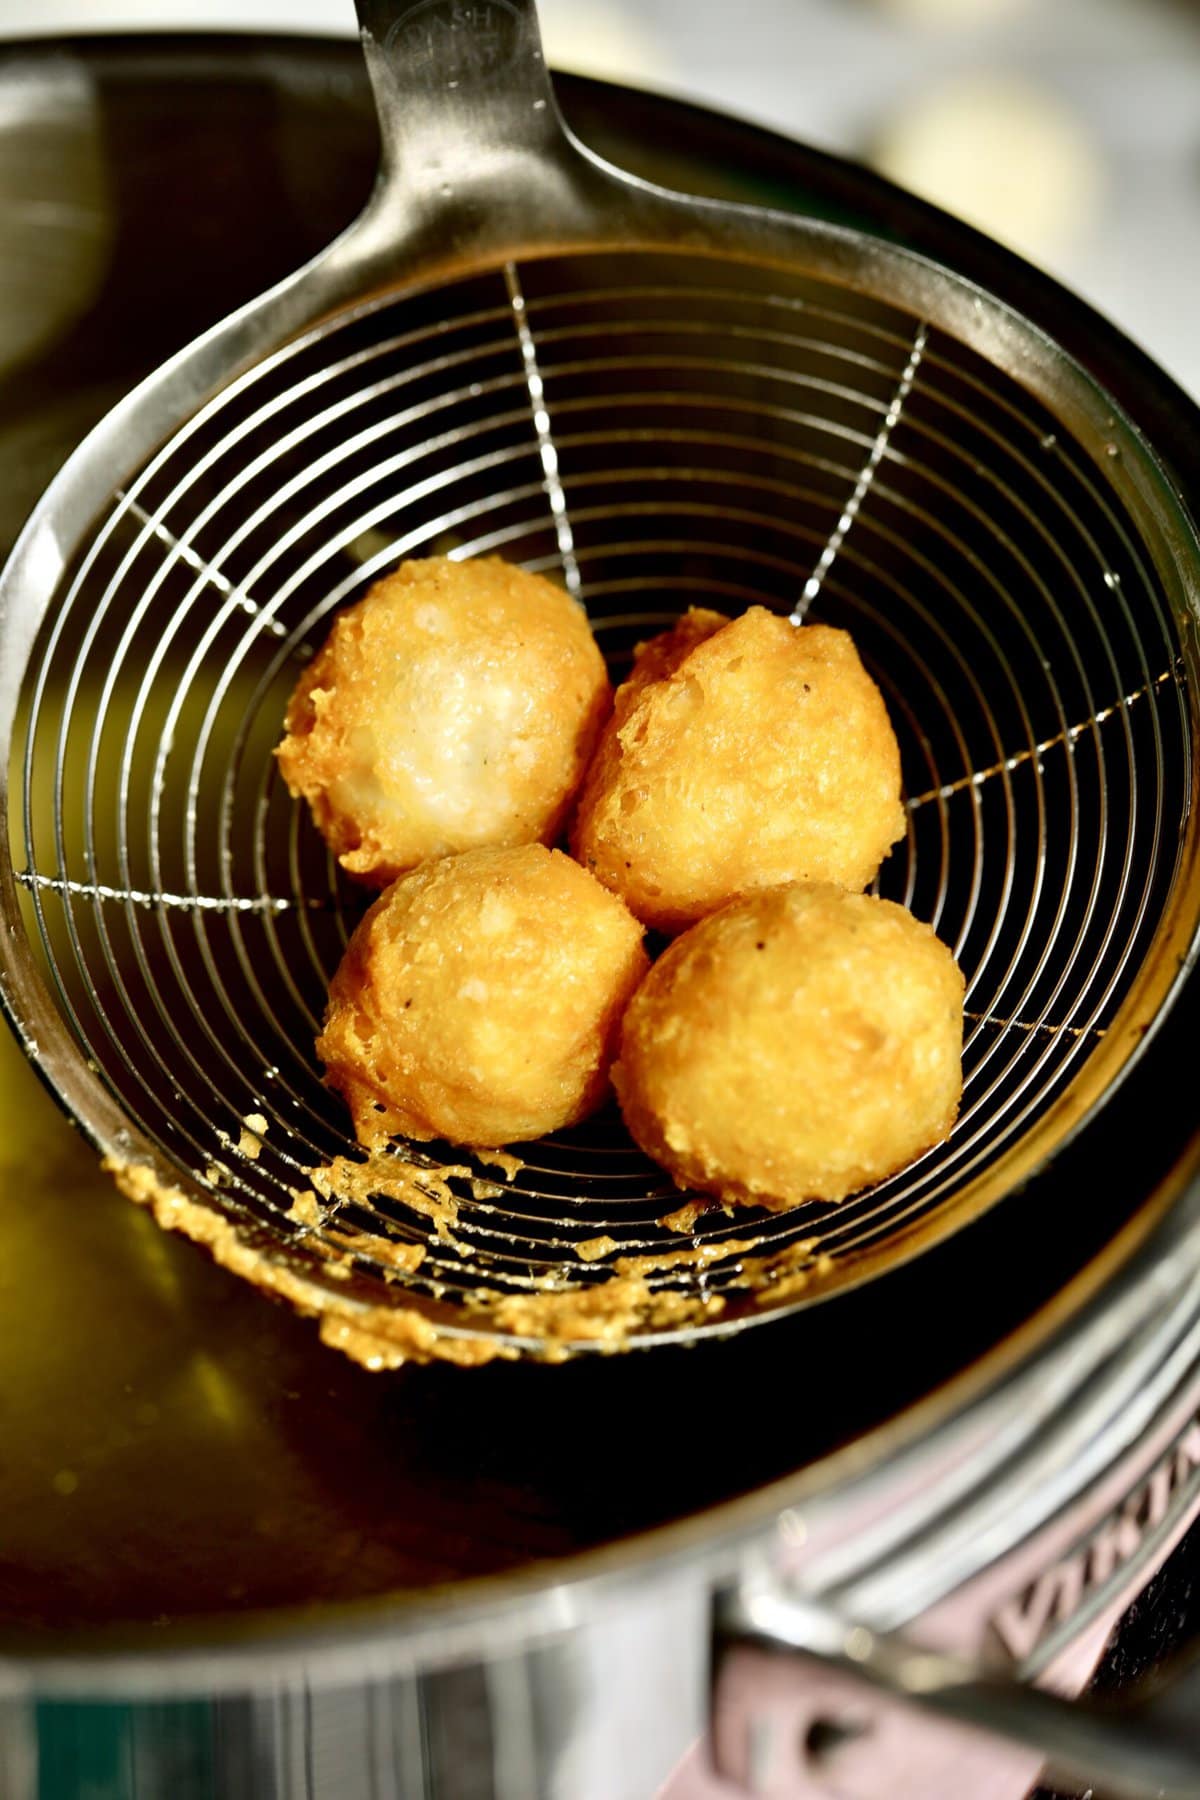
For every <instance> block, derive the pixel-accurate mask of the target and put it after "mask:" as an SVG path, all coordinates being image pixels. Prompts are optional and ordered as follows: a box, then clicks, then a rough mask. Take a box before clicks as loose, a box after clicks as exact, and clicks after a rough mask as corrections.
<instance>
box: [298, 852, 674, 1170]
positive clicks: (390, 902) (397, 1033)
mask: <svg viewBox="0 0 1200 1800" xmlns="http://www.w3.org/2000/svg"><path fill="white" fill-rule="evenodd" d="M647 967H648V962H647V957H646V954H645V951H644V950H643V949H642V928H641V926H640V925H639V924H638V922H637V920H636V919H635V918H634V917H633V915H632V914H631V913H630V912H629V910H628V909H627V908H626V907H625V905H624V904H623V903H622V901H620V900H618V899H617V898H616V897H615V896H614V895H613V894H610V893H609V892H608V891H607V889H606V888H602V887H601V886H600V883H599V882H598V881H595V880H594V879H593V878H592V876H590V875H589V874H588V873H587V871H586V870H584V869H581V868H580V867H579V865H578V863H574V862H572V861H571V859H570V857H569V856H565V855H564V854H563V852H562V851H560V850H547V849H545V848H544V847H543V846H542V845H541V844H526V845H522V846H519V847H517V848H512V849H499V850H492V849H485V850H469V851H467V852H465V853H464V854H463V855H461V856H450V857H444V858H442V859H440V860H439V861H437V862H430V863H425V864H424V865H423V866H422V867H421V868H419V869H416V870H414V871H413V873H412V874H410V875H406V876H402V877H401V878H400V880H399V881H397V882H395V883H394V884H393V886H391V887H390V888H388V890H387V892H386V893H384V894H382V895H380V897H379V899H378V900H377V901H376V902H375V904H374V905H373V906H372V907H371V909H370V911H369V912H368V913H367V914H366V916H365V918H364V919H363V920H362V922H361V924H360V925H359V926H358V928H357V930H356V931H355V932H354V935H353V936H352V938H351V939H350V942H349V944H348V945H347V946H346V951H345V955H344V956H343V958H342V961H341V963H340V965H339V967H338V970H337V973H336V974H335V976H334V978H333V981H332V983H331V985H330V989H329V1006H328V1010H327V1012H326V1015H325V1029H324V1032H323V1033H322V1035H321V1036H320V1037H319V1038H318V1039H317V1054H318V1056H320V1058H321V1060H322V1061H323V1062H324V1064H325V1068H326V1074H325V1079H326V1081H327V1082H328V1083H329V1085H330V1087H333V1088H336V1089H337V1090H338V1092H339V1093H341V1094H342V1095H343V1097H344V1098H345V1100H346V1102H347V1104H348V1105H349V1107H350V1111H351V1113H352V1114H353V1117H354V1129H355V1133H356V1135H357V1137H358V1139H359V1141H360V1142H361V1143H363V1144H368V1145H370V1144H375V1143H379V1142H380V1141H381V1140H382V1139H383V1138H385V1137H388V1136H390V1135H392V1134H393V1133H400V1134H402V1135H404V1136H405V1137H410V1138H447V1139H449V1140H450V1141H451V1142H452V1143H458V1144H502V1143H511V1142H514V1141H516V1140H519V1139H523V1138H535V1137H541V1136H542V1134H543V1133H544V1132H547V1131H555V1130H557V1129H558V1127H559V1126H562V1125H571V1124H574V1122H575V1121H576V1120H578V1119H582V1118H584V1117H586V1115H587V1114H588V1113H590V1112H592V1111H594V1110H595V1108H596V1107H597V1106H598V1105H599V1104H600V1102H601V1101H602V1100H603V1098H604V1096H605V1094H606V1092H607V1090H608V1070H609V1064H610V1063H611V1060H612V1055H613V1051H614V1049H615V1044H616V1033H617V1028H618V1025H619V1023H620V1018H621V1014H622V1012H623V1010H624V1007H625V1004H626V1002H627V1001H628V999H629V996H630V994H631V993H632V992H633V990H634V988H635V987H636V986H637V984H638V982H639V981H640V980H641V979H642V977H643V975H644V974H645V972H646V969H647Z"/></svg>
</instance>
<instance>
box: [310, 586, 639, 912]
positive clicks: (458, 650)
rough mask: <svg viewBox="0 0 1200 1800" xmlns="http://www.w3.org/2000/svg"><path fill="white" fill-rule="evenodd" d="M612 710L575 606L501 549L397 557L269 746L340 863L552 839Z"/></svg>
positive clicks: (363, 871) (363, 869) (391, 868)
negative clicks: (472, 555) (474, 555)
mask: <svg viewBox="0 0 1200 1800" xmlns="http://www.w3.org/2000/svg"><path fill="white" fill-rule="evenodd" d="M610 704H611V690H610V687H609V682H608V676H607V673H606V671H605V667H604V660H603V658H602V656H601V655H600V651H599V649H598V648H597V646H596V642H595V639H594V638H593V636H592V633H591V628H590V626H589V624H588V621H587V618H586V615H585V614H584V612H583V610H582V608H581V607H580V606H579V605H578V604H577V603H576V602H575V601H574V600H572V599H571V597H570V596H569V595H568V594H566V593H565V592H564V591H563V590H562V589H561V588H560V587H557V586H556V585H555V584H554V583H553V582H551V581H548V580H546V578H545V577H544V576H540V575H531V574H529V573H528V572H527V571H526V570H524V569H520V568H517V567H515V566H514V565H512V564H509V563H506V562H503V561H502V560H501V559H500V558H499V557H483V558H479V559H477V560H474V561H462V562H459V561H451V560H450V559H449V558H448V557H431V558H429V559H427V560H423V561H420V560H419V561H412V562H406V563H402V564H401V566H400V567H399V568H398V569H397V570H395V571H394V573H392V574H391V575H387V576H385V577H384V578H383V580H382V581H378V582H376V583H375V585H374V587H372V588H371V589H370V591H369V592H368V593H367V595H366V596H365V597H364V598H363V599H362V600H360V601H359V602H358V603H357V604H356V605H354V606H349V607H347V608H345V610H344V611H342V612H341V613H339V615H338V617H337V618H336V619H335V621H334V624H333V629H332V630H331V632H330V634H329V637H328V638H327V639H326V641H325V643H324V645H323V646H322V647H321V649H320V650H319V651H318V652H317V654H316V656H315V657H314V658H313V660H312V662H311V663H310V664H309V665H308V667H307V668H306V669H305V671H304V673H303V674H302V675H301V677H300V680H299V681H298V683H297V684H296V688H295V691H294V692H293V694H292V697H291V700H290V702H289V705H288V709H287V717H286V735H285V737H284V739H283V741H282V743H281V744H280V745H279V746H278V748H277V750H276V756H277V757H278V759H279V768H280V772H281V773H282V775H283V778H284V780H285V782H286V783H287V785H288V788H289V789H290V791H291V792H292V793H293V794H295V795H297V796H303V798H304V799H305V800H306V801H307V802H308V804H309V806H310V808H311V809H312V815H313V818H314V820H315V822H316V825H317V827H318V829H319V830H320V832H321V834H322V836H323V837H324V838H325V840H326V842H327V843H328V844H329V847H330V849H331V850H332V851H333V853H334V855H335V856H336V857H337V859H338V861H339V862H340V863H341V864H342V867H343V868H345V869H346V870H348V872H349V873H350V874H352V875H354V876H355V877H357V878H358V879H359V880H362V881H364V882H369V883H370V884H372V885H374V886H381V885H383V884H385V883H386V882H388V881H391V880H393V879H394V878H395V877H396V876H397V875H399V874H402V873H404V872H405V871H407V870H408V869H410V868H415V867H416V866H417V865H418V864H419V863H421V862H423V861H424V860H425V859H426V858H428V857H436V856H445V855H449V854H452V853H454V852H456V851H459V850H466V849H471V848H475V847H477V846H480V845H484V844H523V843H534V842H542V843H551V842H552V841H553V840H554V838H555V837H557V835H558V833H559V831H560V830H561V829H562V825H563V822H564V819H565V817H566V814H567V810H568V808H569V807H570V805H571V803H572V800H573V799H574V796H575V793H576V790H577V789H578V787H579V783H580V781H581V779H582V777H583V773H584V770H585V768H586V766H587V761H588V758H589V756H590V755H591V752H592V748H593V745H594V744H595V741H596V737H597V734H598V732H599V730H600V726H601V724H602V722H603V720H604V718H605V717H606V715H607V713H608V710H609V706H610Z"/></svg>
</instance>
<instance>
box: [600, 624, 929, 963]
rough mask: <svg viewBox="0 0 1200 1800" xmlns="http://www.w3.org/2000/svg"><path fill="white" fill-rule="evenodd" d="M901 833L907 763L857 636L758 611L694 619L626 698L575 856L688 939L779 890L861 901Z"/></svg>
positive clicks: (639, 910) (643, 912)
mask: <svg viewBox="0 0 1200 1800" xmlns="http://www.w3.org/2000/svg"><path fill="white" fill-rule="evenodd" d="M903 833H904V812H903V809H902V807H901V804H900V752H899V749H898V747H897V744H896V738H895V734H894V733H893V731H892V727H891V722H890V720H889V719H888V715H887V708H886V707H885V706H884V703H883V697H882V695H881V694H880V692H879V689H878V688H877V687H876V686H875V683H874V682H873V681H872V680H871V678H870V676H869V675H868V674H867V672H866V670H865V669H864V668H863V666H862V663H861V662H860V661H859V658H858V652H857V651H856V650H855V648H854V644H853V642H852V640H851V639H850V637H849V636H848V635H847V633H846V632H844V631H837V630H834V629H833V628H832V627H830V626H828V625H801V626H795V625H789V624H788V622H787V621H786V619H781V618H777V617H776V616H775V615H774V614H773V613H769V612H767V611H766V610H765V609H764V608H763V607H761V606H754V607H751V608H750V610H749V611H748V612H746V613H744V614H743V615H742V617H741V618H739V619H735V620H733V621H732V622H731V623H730V622H721V615H720V614H718V613H692V614H689V615H688V616H687V618H686V619H685V620H683V621H681V624H680V626H678V627H677V628H676V630H675V632H673V633H668V634H666V636H665V638H656V639H654V640H653V641H652V643H650V644H649V645H647V646H646V647H645V649H644V650H643V651H642V653H641V654H640V656H639V659H638V662H637V663H636V664H635V666H634V671H633V675H632V676H631V678H630V680H629V681H628V682H626V683H624V684H623V685H622V686H621V687H620V688H619V689H618V690H617V696H616V701H615V705H614V710H613V716H612V719H611V720H610V721H609V723H608V725H607V726H606V727H605V729H604V731H603V732H602V734H601V737H600V743H599V746H598V748H597V751H596V754H595V756H594V757H593V759H592V763H591V767H590V768H589V770H588V773H587V776H586V779H585V781H584V784H583V788H582V791H581V793H580V798H579V808H578V812H577V815H576V818H575V822H574V828H573V832H572V839H571V847H572V849H573V851H574V853H575V855H576V856H577V857H578V858H579V860H580V861H581V862H582V863H584V864H585V865H586V867H587V868H589V869H591V870H592V872H593V873H594V874H595V875H597V876H598V877H599V879H600V880H601V881H602V882H603V883H604V884H605V886H606V887H610V888H612V889H613V891H614V893H618V894H620V895H622V897H623V898H624V899H625V900H626V901H627V903H628V905H629V906H630V908H631V909H632V910H633V911H634V912H635V913H636V914H637V916H638V918H639V919H643V920H645V922H646V924H648V925H653V926H655V927H657V928H658V929H659V930H660V931H678V930H679V929H681V928H682V927H683V926H685V925H687V924H689V923H691V922H692V921H693V920H695V919H699V918H702V917H703V916H704V914H705V913H709V912H712V911H713V910H714V908H715V907H718V906H721V905H723V904H724V902H725V901H726V900H728V899H730V898H731V897H732V896H733V895H734V894H738V893H743V892H745V891H746V890H747V889H750V888H756V887H768V886H771V885H774V884H775V883H778V882H783V881H833V882H836V883H837V884H838V885H839V886H841V887H846V888H852V889H855V890H857V889H860V888H864V887H866V885H867V883H868V882H869V881H871V880H872V879H873V877H874V876H875V874H876V872H877V870H878V868H879V865H880V863H881V862H882V861H883V858H884V856H885V855H886V854H887V851H888V849H889V848H890V846H891V845H892V844H893V843H895V842H896V840H897V838H899V837H901V836H903Z"/></svg>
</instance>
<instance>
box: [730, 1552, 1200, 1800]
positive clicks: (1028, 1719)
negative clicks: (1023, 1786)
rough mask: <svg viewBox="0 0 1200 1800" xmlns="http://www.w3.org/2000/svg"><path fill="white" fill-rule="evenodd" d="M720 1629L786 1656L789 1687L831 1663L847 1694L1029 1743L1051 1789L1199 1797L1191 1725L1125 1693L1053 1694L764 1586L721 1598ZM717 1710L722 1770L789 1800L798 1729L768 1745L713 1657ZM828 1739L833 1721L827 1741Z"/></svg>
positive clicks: (1133, 1798)
mask: <svg viewBox="0 0 1200 1800" xmlns="http://www.w3.org/2000/svg"><path fill="white" fill-rule="evenodd" d="M717 1633H718V1644H719V1645H722V1646H731V1647H730V1648H729V1654H730V1655H732V1656H743V1655H744V1654H745V1651H746V1650H747V1649H748V1648H751V1647H753V1648H754V1649H765V1650H768V1651H771V1652H774V1653H775V1654H776V1655H787V1656H789V1657H790V1659H791V1673H792V1677H793V1680H794V1681H795V1683H796V1685H797V1688H801V1687H802V1686H803V1684H804V1683H805V1680H806V1678H807V1680H808V1681H809V1682H811V1681H812V1680H813V1679H814V1675H816V1677H817V1678H818V1679H820V1678H823V1677H825V1676H826V1675H827V1673H828V1671H830V1670H833V1671H835V1672H837V1673H839V1674H841V1675H843V1676H847V1677H849V1685H850V1687H851V1689H853V1687H854V1686H856V1685H861V1687H862V1689H864V1690H866V1691H872V1690H881V1691H882V1692H883V1693H884V1694H885V1695H887V1696H888V1697H890V1698H891V1699H893V1700H897V1701H900V1702H901V1703H902V1704H904V1705H905V1706H908V1707H916V1708H920V1709H922V1710H924V1711H928V1712H929V1713H931V1714H933V1715H934V1717H935V1718H937V1719H939V1720H941V1721H944V1722H946V1723H950V1724H954V1725H959V1726H967V1727H969V1728H971V1729H973V1730H975V1731H979V1732H983V1733H986V1734H987V1735H988V1736H990V1737H992V1738H997V1739H1001V1740H1004V1741H1006V1742H1011V1743H1013V1744H1015V1745H1022V1746H1024V1747H1026V1748H1029V1749H1033V1750H1035V1751H1036V1752H1037V1753H1038V1756H1039V1759H1040V1760H1041V1761H1042V1762H1043V1764H1044V1779H1045V1780H1047V1781H1049V1782H1052V1783H1053V1784H1054V1785H1056V1786H1059V1785H1061V1786H1062V1787H1065V1788H1075V1787H1080V1788H1083V1787H1086V1788H1087V1789H1088V1790H1089V1792H1091V1793H1094V1794H1096V1795H1097V1796H1098V1797H1100V1800H1103V1797H1104V1796H1111V1797H1112V1800H1195V1797H1196V1796H1197V1795H1200V1732H1197V1731H1196V1730H1195V1729H1192V1730H1189V1729H1188V1727H1187V1726H1186V1725H1185V1726H1184V1728H1183V1730H1182V1731H1179V1730H1178V1729H1177V1728H1175V1726H1176V1721H1175V1720H1174V1719H1168V1720H1167V1721H1164V1720H1163V1718H1161V1717H1160V1716H1159V1713H1158V1710H1157V1709H1156V1707H1155V1705H1154V1702H1153V1701H1151V1702H1150V1703H1149V1704H1147V1703H1145V1702H1142V1703H1140V1704H1139V1703H1138V1702H1137V1701H1135V1700H1133V1699H1128V1700H1126V1701H1125V1702H1123V1703H1122V1704H1121V1705H1120V1706H1119V1707H1118V1706H1110V1707H1108V1708H1105V1707H1103V1706H1100V1705H1097V1704H1095V1703H1089V1702H1086V1701H1079V1700H1076V1701H1067V1700H1062V1699H1060V1698H1059V1697H1058V1696H1057V1695H1055V1694H1051V1693H1044V1692H1042V1691H1040V1690H1039V1689H1036V1688H1024V1687H1021V1686H1019V1685H1018V1684H1017V1683H1016V1682H1014V1681H1012V1680H1006V1679H1005V1678H1004V1677H1003V1676H1000V1675H998V1674H996V1673H995V1672H994V1671H990V1670H988V1669H987V1668H986V1667H984V1666H983V1665H982V1664H981V1663H979V1662H972V1661H970V1660H969V1659H967V1658H965V1657H961V1656H953V1655H948V1654H946V1653H945V1652H943V1651H936V1650H929V1649H923V1648H921V1647H920V1646H918V1645H916V1644H913V1643H910V1642H909V1641H907V1640H906V1639H904V1638H902V1637H895V1636H889V1635H888V1634H886V1633H879V1632H873V1631H870V1630H868V1629H867V1628H866V1627H865V1626H862V1625H855V1624H852V1623H850V1622H849V1621H848V1620H846V1619H843V1618H839V1617H838V1615H837V1614H836V1613H833V1612H831V1611H829V1610H828V1609H826V1608H823V1607H820V1606H816V1605H814V1604H812V1603H811V1602H806V1601H804V1600H802V1599H800V1598H799V1597H798V1596H796V1595H784V1594H782V1593H780V1591H779V1589H778V1587H777V1586H774V1585H773V1584H770V1583H768V1582H760V1583H759V1584H758V1585H757V1586H755V1585H753V1584H751V1583H749V1582H747V1583H745V1584H744V1585H743V1587H742V1588H741V1589H740V1590H739V1591H738V1592H737V1593H736V1594H735V1595H733V1596H731V1597H729V1598H728V1599H727V1600H726V1601H725V1603H724V1604H723V1605H722V1604H720V1603H718V1609H717ZM806 1665H807V1666H806ZM818 1672H819V1673H818ZM1180 1682H1181V1685H1182V1688H1183V1692H1182V1693H1181V1694H1180V1695H1179V1696H1178V1699H1179V1700H1181V1701H1182V1708H1181V1711H1180V1716H1181V1717H1183V1718H1185V1719H1187V1718H1191V1719H1193V1720H1194V1718H1195V1704H1196V1700H1197V1699H1200V1681H1197V1679H1196V1676H1195V1673H1194V1671H1193V1672H1192V1673H1191V1674H1190V1676H1189V1675H1188V1674H1183V1675H1181V1676H1180ZM714 1716H715V1726H714V1737H715V1743H716V1747H717V1753H718V1756H719V1757H720V1758H721V1766H722V1767H723V1769H724V1771H725V1773H726V1774H727V1775H729V1777H730V1778H731V1779H732V1780H733V1781H735V1782H736V1783H737V1784H738V1785H739V1786H741V1787H743V1788H745V1790H746V1791H747V1792H748V1793H751V1794H774V1795H780V1796H786V1795H787V1794H788V1792H789V1779H788V1766H787V1765H788V1762H789V1761H790V1762H791V1764H792V1765H793V1769H794V1770H795V1771H796V1772H800V1771H803V1772H804V1773H805V1774H807V1770H806V1769H805V1764H806V1762H807V1760H808V1755H807V1752H806V1736H805V1734H803V1733H799V1732H795V1731H793V1732H791V1733H790V1734H788V1735H787V1737H786V1738H785V1741H784V1742H783V1743H778V1744H776V1743H773V1742H772V1741H771V1736H772V1734H770V1731H769V1727H770V1725H771V1724H772V1721H771V1720H770V1719H769V1717H767V1716H765V1708H764V1709H763V1710H762V1711H759V1712H757V1713H756V1712H755V1710H754V1709H753V1706H752V1705H751V1706H747V1705H746V1704H745V1703H744V1701H742V1699H741V1696H740V1695H735V1696H734V1698H733V1700H732V1703H729V1702H723V1699H722V1692H721V1674H720V1664H719V1663H718V1675H717V1689H716V1696H715V1700H714ZM764 1725H766V1726H767V1727H768V1730H767V1731H764V1729H763V1727H764ZM847 1734H848V1735H853V1734H852V1733H851V1732H848V1733H847ZM836 1735H837V1728H836V1727H834V1728H832V1730H831V1736H833V1737H834V1738H836ZM809 1741H811V1734H810V1739H809ZM767 1770H769V1771H770V1776H769V1778H768V1779H765V1780H764V1779H763V1775H764V1773H765V1772H766V1771H767ZM881 1774H882V1770H881ZM883 1791H886V1789H884V1790H883Z"/></svg>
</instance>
